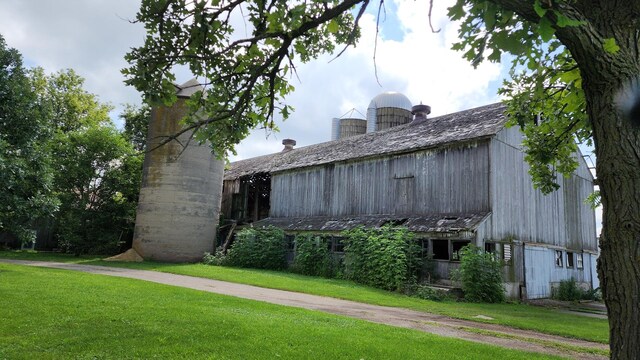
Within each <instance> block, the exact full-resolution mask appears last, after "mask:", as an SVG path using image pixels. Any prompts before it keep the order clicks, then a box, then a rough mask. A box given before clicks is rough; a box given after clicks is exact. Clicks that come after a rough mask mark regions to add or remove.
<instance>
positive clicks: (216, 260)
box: [202, 250, 228, 266]
mask: <svg viewBox="0 0 640 360" xmlns="http://www.w3.org/2000/svg"><path fill="white" fill-rule="evenodd" d="M202 263H203V264H205V265H216V266H224V265H227V263H228V261H227V256H226V255H225V254H224V253H223V252H222V250H216V252H215V254H211V253H208V252H206V253H204V256H203V257H202Z"/></svg>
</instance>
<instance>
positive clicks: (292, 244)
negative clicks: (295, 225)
mask: <svg viewBox="0 0 640 360" xmlns="http://www.w3.org/2000/svg"><path fill="white" fill-rule="evenodd" d="M284 240H285V241H286V243H287V250H289V251H295V249H296V236H295V235H291V234H286V235H285V236H284Z"/></svg>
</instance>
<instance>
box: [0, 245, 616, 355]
mask: <svg viewBox="0 0 640 360" xmlns="http://www.w3.org/2000/svg"><path fill="white" fill-rule="evenodd" d="M0 257H2V258H15V259H29V260H51V261H66V262H78V263H88V264H89V263H90V264H95V265H107V266H119V267H129V268H136V269H146V270H155V271H162V272H168V273H174V274H181V275H191V276H198V277H204V278H210V279H217V280H225V281H231V282H237V283H243V284H250V285H256V286H262V287H268V288H274V289H283V290H290V291H297V292H303V293H309V294H316V295H324V296H330V297H335V298H340V299H347V300H353V301H359V302H365V303H369V304H376V305H383V306H395V307H403V308H408V309H413V310H418V311H424V312H430V313H437V314H443V315H447V316H451V317H454V318H460V319H467V320H472V321H482V322H488V323H496V324H502V325H508V326H512V327H517V328H521V329H528V330H536V331H540V332H543V333H548V334H554V335H561V336H566V337H572V338H578V339H585V340H590V341H596V342H601V343H607V342H608V324H607V321H606V320H602V319H595V318H589V317H583V316H576V315H571V314H565V313H562V312H560V311H556V310H554V309H547V308H540V307H535V306H529V305H523V304H516V303H508V304H472V303H462V302H434V301H427V300H421V299H416V298H411V297H408V296H404V295H401V294H397V293H392V292H387V291H383V290H378V289H373V288H370V287H366V286H361V285H357V284H355V283H353V282H350V281H344V280H335V279H322V278H314V277H308V276H302V275H297V274H291V273H284V272H274V271H264V270H253V269H236V268H227V267H217V266H209V265H203V264H161V263H153V262H143V263H110V262H103V261H100V260H99V258H96V257H84V258H77V257H73V256H66V255H61V254H41V253H25V252H0ZM477 315H485V316H489V317H491V318H493V319H494V320H490V321H486V320H481V319H478V318H476V316H477Z"/></svg>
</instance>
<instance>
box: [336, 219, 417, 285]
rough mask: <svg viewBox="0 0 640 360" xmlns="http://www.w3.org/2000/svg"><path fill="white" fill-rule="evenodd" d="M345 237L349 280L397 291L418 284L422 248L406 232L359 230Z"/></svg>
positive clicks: (386, 228)
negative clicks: (408, 284) (408, 285)
mask: <svg viewBox="0 0 640 360" xmlns="http://www.w3.org/2000/svg"><path fill="white" fill-rule="evenodd" d="M344 235H345V240H344V242H345V248H344V252H345V254H344V266H345V267H344V277H345V279H349V280H353V281H355V282H358V283H361V284H365V285H369V286H374V287H377V288H380V289H385V290H395V291H400V290H402V288H403V287H404V286H405V285H406V284H407V283H413V282H415V281H416V279H417V276H418V272H419V269H420V266H421V258H420V247H419V246H418V245H417V243H416V242H415V241H413V240H414V235H413V233H411V232H409V230H407V229H406V228H402V227H391V226H383V227H381V228H377V229H365V228H363V227H359V228H355V229H352V230H349V231H345V232H344Z"/></svg>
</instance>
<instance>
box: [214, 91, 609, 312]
mask: <svg viewBox="0 0 640 360" xmlns="http://www.w3.org/2000/svg"><path fill="white" fill-rule="evenodd" d="M410 109H411V103H410V102H409V101H408V99H406V97H404V96H403V95H401V94H398V93H385V94H381V95H379V96H378V97H376V98H375V99H374V100H372V104H371V105H370V106H369V110H368V111H367V119H344V121H342V123H343V124H342V125H344V126H343V128H341V120H342V119H336V120H334V122H333V134H332V139H334V140H332V141H328V142H324V143H320V144H315V145H311V146H306V147H300V148H295V141H293V140H290V139H287V140H285V141H283V144H285V148H284V150H283V151H282V152H279V153H275V154H270V155H265V156H260V157H256V158H251V159H247V160H242V161H237V162H234V163H231V164H230V166H229V167H228V168H227V169H226V170H225V174H224V185H223V194H222V204H221V212H222V214H223V216H224V218H225V219H227V220H232V221H233V222H234V223H238V224H248V223H251V224H253V226H269V225H272V226H276V227H280V228H282V229H284V230H285V232H286V233H287V234H289V235H295V234H297V233H301V232H313V233H321V234H324V235H326V236H329V237H331V238H332V239H333V245H332V247H333V250H334V251H336V252H340V251H342V248H341V243H340V233H341V232H342V231H343V230H347V229H351V228H353V227H356V226H361V225H362V226H365V227H378V226H381V225H384V224H394V225H402V226H405V227H407V228H408V229H409V230H411V231H413V232H414V233H415V234H416V238H417V239H418V241H420V243H421V245H422V247H423V252H424V253H425V254H429V255H430V256H432V257H433V259H434V262H435V264H436V271H437V272H438V274H439V275H440V276H442V277H444V278H447V277H448V276H449V273H450V272H451V270H452V269H455V268H457V267H458V266H459V256H458V251H459V250H460V249H461V248H462V247H463V246H465V245H466V244H469V243H473V244H475V245H477V246H480V247H482V248H484V249H486V250H487V251H491V252H494V253H496V254H498V255H499V256H500V257H501V258H502V259H503V260H504V275H505V276H504V278H505V288H506V289H507V293H508V295H509V296H510V297H512V298H529V299H533V298H543V297H549V296H550V292H551V288H552V287H553V286H554V285H556V284H558V283H559V282H560V281H561V280H565V279H570V278H574V279H575V280H576V281H577V282H578V283H580V284H583V285H584V286H588V287H597V286H598V282H597V281H598V280H597V275H596V271H595V263H596V257H597V255H598V245H597V240H596V224H595V214H594V211H593V209H591V207H590V206H589V205H588V204H586V203H585V202H584V200H585V199H586V198H587V196H588V195H589V194H591V193H592V192H593V183H594V179H593V176H592V174H591V172H590V170H589V168H588V166H587V164H586V162H585V161H584V159H583V157H582V156H581V155H580V154H579V153H578V154H576V158H577V160H578V163H579V167H578V169H577V170H576V172H575V173H574V174H573V175H572V176H570V177H568V178H565V177H562V176H558V182H559V184H560V188H559V190H558V191H555V192H554V193H552V194H549V195H544V194H542V193H541V192H540V191H538V190H535V189H534V188H533V185H532V182H531V179H530V176H529V174H528V172H527V171H528V165H527V163H526V162H525V161H524V153H523V151H522V149H521V143H522V135H521V132H520V130H519V129H518V127H506V126H505V124H506V122H507V118H506V116H505V114H504V111H505V108H504V106H503V105H502V104H492V105H487V106H483V107H478V108H474V109H470V110H465V111H461V112H457V113H453V114H449V115H445V116H439V117H434V118H428V117H427V115H428V114H429V111H430V108H429V107H428V106H426V105H418V106H414V107H413V113H414V114H415V118H413V117H412V116H411V112H410ZM347 120H348V121H347ZM357 120H360V122H358V121H357ZM363 121H364V122H365V123H363Z"/></svg>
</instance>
